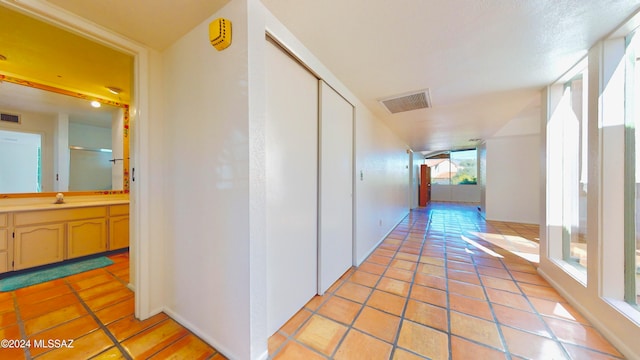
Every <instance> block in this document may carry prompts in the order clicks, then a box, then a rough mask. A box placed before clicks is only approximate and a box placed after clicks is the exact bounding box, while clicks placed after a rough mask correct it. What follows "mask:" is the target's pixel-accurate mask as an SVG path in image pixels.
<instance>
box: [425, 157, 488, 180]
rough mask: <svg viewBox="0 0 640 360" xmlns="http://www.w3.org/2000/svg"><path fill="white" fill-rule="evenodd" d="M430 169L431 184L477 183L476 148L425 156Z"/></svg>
mask: <svg viewBox="0 0 640 360" xmlns="http://www.w3.org/2000/svg"><path fill="white" fill-rule="evenodd" d="M425 163H426V164H427V165H428V166H429V168H430V169H431V184H440V185H469V184H472V185H475V184H477V183H478V180H477V179H478V159H477V150H476V149H471V150H460V151H451V152H449V153H447V154H440V155H437V156H434V157H432V158H427V159H426V160H425Z"/></svg>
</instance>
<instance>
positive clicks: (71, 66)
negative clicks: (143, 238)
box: [0, 4, 133, 198]
mask: <svg viewBox="0 0 640 360" xmlns="http://www.w3.org/2000/svg"><path fill="white" fill-rule="evenodd" d="M0 23H1V24H2V25H3V31H2V36H0V113H1V114H2V115H1V116H0V198H11V197H34V196H43V193H53V194H55V193H56V192H64V193H71V194H86V193H91V194H113V193H117V194H120V193H127V192H128V190H129V176H128V168H129V165H128V162H129V153H128V152H129V144H128V139H129V133H128V132H129V127H128V122H129V106H128V103H129V101H130V100H131V97H130V96H131V93H132V88H131V84H132V77H133V57H132V56H131V55H130V54H127V53H126V52H123V51H121V50H120V49H118V48H115V47H113V46H111V45H108V44H106V43H105V44H103V43H100V42H98V41H96V40H95V39H93V38H90V37H87V36H85V35H84V34H79V33H77V32H75V31H74V30H73V29H71V28H67V27H65V26H64V25H61V24H55V23H53V22H48V21H41V20H39V19H38V18H36V17H33V16H31V15H30V14H29V13H26V12H18V11H14V10H12V9H10V8H8V7H5V6H2V4H0ZM91 101H96V102H97V103H99V104H100V105H101V106H100V107H99V108H92V107H91V106H90V102H91ZM47 196H48V195H47Z"/></svg>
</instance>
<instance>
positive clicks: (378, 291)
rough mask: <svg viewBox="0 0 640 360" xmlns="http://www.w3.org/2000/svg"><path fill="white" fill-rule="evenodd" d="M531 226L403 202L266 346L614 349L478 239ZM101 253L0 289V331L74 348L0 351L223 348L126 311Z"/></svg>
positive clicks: (533, 355) (83, 355)
mask: <svg viewBox="0 0 640 360" xmlns="http://www.w3.org/2000/svg"><path fill="white" fill-rule="evenodd" d="M537 236H538V229H537V227H536V226H532V225H524V224H514V223H495V222H491V223H489V222H485V221H484V220H483V219H482V218H481V217H480V216H479V214H478V212H477V210H476V208H475V207H473V206H465V205H453V204H444V203H434V204H431V205H430V206H429V207H428V208H426V209H420V210H416V211H412V212H411V214H410V215H408V216H407V217H406V218H405V219H404V221H403V222H402V223H401V224H400V225H399V226H397V227H396V228H395V229H394V230H393V231H392V233H391V234H389V236H388V237H387V238H386V239H385V240H384V241H383V242H382V244H381V245H380V246H379V247H378V248H377V249H376V250H375V251H374V252H373V253H372V254H371V256H369V258H368V259H367V260H366V261H365V262H364V263H363V264H362V265H361V266H360V267H359V268H358V269H352V270H350V271H349V272H348V273H347V274H345V275H344V276H343V277H342V278H341V279H340V280H339V281H338V282H336V283H335V284H334V285H333V286H332V287H331V289H330V290H329V292H327V293H326V294H325V295H324V296H321V297H320V296H316V297H315V298H313V299H312V300H311V301H310V302H309V303H308V304H307V305H306V306H305V308H304V309H302V310H300V311H299V312H298V313H297V314H296V315H295V316H294V317H293V318H292V319H291V320H290V321H289V322H288V323H287V324H285V325H284V326H283V327H282V328H281V329H280V330H279V331H278V332H277V333H276V334H274V335H273V336H272V337H271V338H270V339H269V352H270V356H271V357H272V358H276V359H294V360H298V359H303V360H312V359H333V358H335V359H367V360H371V359H400V360H402V359H483V360H484V359H619V358H622V355H621V354H620V353H618V351H616V349H615V348H614V347H613V346H611V345H610V344H609V343H608V342H607V341H606V340H605V339H604V338H603V337H602V336H601V335H600V334H599V333H598V332H597V331H596V330H595V329H594V328H593V327H592V326H591V325H590V324H589V323H588V322H587V321H586V320H585V319H584V318H583V317H582V316H580V315H579V314H578V313H577V312H576V311H575V310H574V309H573V308H572V307H571V306H570V305H569V304H567V303H566V302H565V300H564V299H563V298H562V297H561V296H560V295H559V294H558V293H557V292H555V291H554V290H553V289H552V288H551V287H550V286H549V285H548V284H547V283H546V282H545V281H544V280H543V279H542V278H541V277H539V276H538V275H537V273H536V269H535V267H534V265H533V264H532V263H530V262H528V261H526V260H523V259H522V258H520V257H518V256H515V255H513V254H512V253H509V252H508V251H506V250H502V249H501V248H499V247H497V246H495V245H492V244H491V243H489V242H487V241H491V242H492V243H500V244H501V245H502V246H505V247H508V246H507V245H505V244H509V246H514V247H517V246H524V247H527V244H530V243H531V241H528V240H535V239H536V238H537ZM485 240H487V241H485ZM505 241H507V242H506V243H505ZM523 244H524V245H523ZM524 250H527V249H524ZM528 251H530V249H529V250H528ZM525 253H526V251H525ZM111 258H112V259H113V260H114V261H115V264H113V265H111V266H109V267H106V268H102V269H96V270H92V271H89V272H85V273H82V274H78V275H74V276H70V277H67V278H63V279H60V280H54V281H50V282H47V283H44V284H40V285H35V286H31V287H28V288H24V289H20V290H16V291H11V292H6V293H0V339H24V340H27V339H31V340H37V339H74V343H73V345H74V348H73V349H66V348H61V349H42V348H39V349H35V348H31V349H27V350H26V351H25V350H21V349H14V350H10V349H0V359H2V360H5V359H36V360H41V359H91V358H93V359H147V358H153V359H166V358H173V359H224V357H223V356H222V355H221V354H219V353H217V352H216V350H215V349H213V348H211V347H210V346H208V345H207V344H206V343H204V342H203V341H202V340H200V339H199V338H198V337H196V336H195V335H193V334H192V333H190V332H189V331H188V330H186V329H185V328H183V327H182V326H180V325H179V324H178V323H176V322H175V321H174V320H172V319H171V318H169V317H168V316H166V315H164V314H162V313H161V314H159V315H156V316H154V317H152V318H150V319H148V320H146V321H138V320H135V319H134V317H133V311H134V310H133V309H134V305H133V293H132V292H131V291H130V290H129V289H128V288H127V287H126V284H127V283H128V281H129V257H128V253H121V254H116V255H112V256H111Z"/></svg>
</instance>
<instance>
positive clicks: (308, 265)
mask: <svg viewBox="0 0 640 360" xmlns="http://www.w3.org/2000/svg"><path fill="white" fill-rule="evenodd" d="M266 48H267V49H266V51H267V64H266V65H267V84H266V93H267V119H266V127H265V137H266V142H265V151H266V164H265V171H266V202H267V203H266V209H267V214H266V229H267V230H266V231H267V233H266V237H267V330H268V331H269V334H273V333H275V332H276V331H277V330H278V329H279V328H280V327H281V326H282V325H283V324H284V323H285V322H286V321H287V320H288V319H289V318H291V317H292V316H293V315H294V314H295V313H296V312H297V311H298V310H299V309H301V308H302V307H304V305H305V304H306V303H307V302H308V301H309V300H310V299H311V298H312V297H313V296H314V295H315V294H316V292H317V268H318V266H317V259H318V240H317V233H318V228H317V221H318V81H317V79H316V78H315V77H314V76H313V75H312V74H311V73H309V72H308V71H307V70H306V69H305V68H303V67H302V66H301V65H300V64H298V63H297V62H296V61H295V60H293V59H292V58H291V57H290V56H289V55H287V54H286V53H284V52H283V51H282V50H281V49H280V48H278V47H277V46H275V45H273V44H272V43H271V42H269V41H267V42H266Z"/></svg>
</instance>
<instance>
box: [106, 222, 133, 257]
mask: <svg viewBox="0 0 640 360" xmlns="http://www.w3.org/2000/svg"><path fill="white" fill-rule="evenodd" d="M128 246H129V217H128V216H116V217H112V218H111V219H109V250H116V249H123V248H126V247H128Z"/></svg>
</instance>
